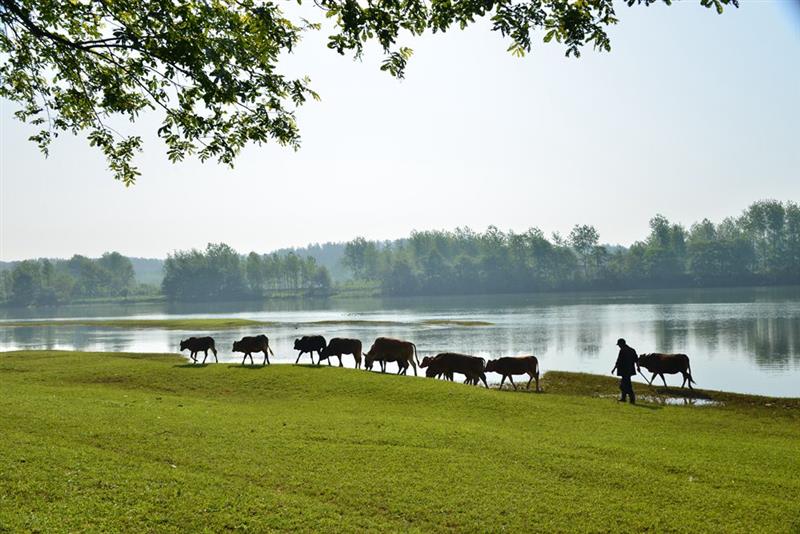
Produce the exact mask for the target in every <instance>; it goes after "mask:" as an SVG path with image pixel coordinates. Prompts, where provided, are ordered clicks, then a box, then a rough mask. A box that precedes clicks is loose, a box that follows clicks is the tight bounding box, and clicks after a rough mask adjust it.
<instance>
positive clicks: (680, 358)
mask: <svg viewBox="0 0 800 534" xmlns="http://www.w3.org/2000/svg"><path fill="white" fill-rule="evenodd" d="M639 367H644V368H645V369H647V370H648V371H650V372H651V373H653V376H652V377H651V378H650V381H649V384H651V385H652V384H653V380H655V378H656V376H658V375H661V380H662V381H663V382H664V387H667V381H666V380H665V379H664V374H665V373H666V374H669V375H674V374H677V373H681V374H682V375H683V382H682V383H681V387H683V386H685V385H686V384H687V383H688V384H689V389H694V388H693V387H692V384H696V382H695V381H694V379H693V378H692V368H691V366H690V365H689V357H688V356H687V355H685V354H661V353H658V352H653V353H651V354H641V355H639Z"/></svg>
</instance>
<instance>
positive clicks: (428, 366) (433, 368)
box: [419, 356, 453, 382]
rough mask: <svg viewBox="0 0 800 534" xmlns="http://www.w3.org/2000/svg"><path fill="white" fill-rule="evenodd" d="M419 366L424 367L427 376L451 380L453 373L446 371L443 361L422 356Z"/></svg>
mask: <svg viewBox="0 0 800 534" xmlns="http://www.w3.org/2000/svg"><path fill="white" fill-rule="evenodd" d="M419 365H420V367H425V376H426V377H428V378H442V379H443V380H449V381H450V382H452V381H453V373H448V372H447V369H446V368H445V366H444V363H443V362H437V361H435V360H434V358H431V357H430V356H425V357H424V358H422V363H420V364H419Z"/></svg>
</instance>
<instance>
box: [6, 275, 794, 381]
mask: <svg viewBox="0 0 800 534" xmlns="http://www.w3.org/2000/svg"><path fill="white" fill-rule="evenodd" d="M89 317H91V318H113V317H130V318H134V317H136V318H169V317H244V318H248V319H257V320H266V321H277V322H280V323H282V324H281V326H278V327H269V328H265V329H264V330H263V333H265V334H267V335H268V336H269V338H270V342H271V345H272V346H273V350H274V351H275V353H276V358H275V360H276V361H278V362H290V361H291V362H294V359H295V357H296V354H295V352H294V351H293V350H292V343H293V340H294V338H295V337H297V336H299V335H302V334H317V333H319V334H322V335H324V336H325V337H326V338H331V337H336V336H339V337H357V338H359V339H361V340H362V341H363V342H364V344H365V345H366V346H365V350H366V348H368V346H369V344H370V343H371V342H372V340H373V339H374V338H375V337H377V336H392V337H399V338H403V339H408V340H411V341H414V342H415V343H416V345H417V347H418V349H419V351H420V358H422V356H424V355H427V354H434V353H437V352H442V351H458V352H464V353H468V354H475V355H479V356H483V357H486V358H492V357H498V356H501V355H515V354H530V353H533V354H535V355H536V356H538V357H539V361H540V366H541V368H542V371H548V370H554V369H558V370H569V371H585V372H591V373H605V374H607V373H608V372H609V371H610V369H611V367H612V366H613V365H614V360H615V358H616V347H615V345H614V344H615V341H616V339H617V338H618V337H624V338H626V339H627V340H628V343H629V344H630V345H631V346H633V347H634V348H636V349H637V351H638V352H639V353H643V352H653V351H658V352H683V353H686V354H688V355H689V357H690V358H691V365H692V373H693V376H694V377H695V379H696V380H697V383H698V386H699V387H702V388H707V389H722V390H728V391H738V392H745V393H757V394H766V395H776V396H800V287H790V288H785V287H784V288H769V289H763V288H759V289H738V290H698V291H686V290H679V291H655V292H654V291H648V292H621V293H614V294H612V293H590V294H586V293H584V294H561V295H518V296H517V295H514V296H509V295H496V296H479V297H432V298H402V299H399V298H397V299H392V298H376V299H358V300H337V299H331V300H321V301H303V302H280V303H267V304H264V303H253V302H243V303H225V304H180V305H171V304H147V305H128V306H124V305H92V306H65V307H58V308H52V309H37V310H2V311H0V320H12V319H15V320H19V319H43V318H64V319H67V318H89ZM428 319H456V320H457V319H462V320H466V319H468V320H480V321H487V322H490V323H492V325H491V326H480V327H463V326H430V325H424V324H420V322H421V321H424V320H428ZM320 320H342V321H348V320H367V321H382V320H389V321H393V322H397V323H401V324H398V325H395V326H376V325H355V326H353V325H347V324H341V325H324V326H312V327H308V326H302V325H298V324H297V323H305V322H310V321H320ZM257 333H262V332H261V331H259V330H253V329H249V328H248V329H236V330H224V331H219V332H209V333H208V335H211V336H213V337H214V338H215V339H216V340H217V346H218V347H221V348H222V350H221V351H220V356H221V361H226V362H232V361H236V362H238V361H241V359H240V355H235V354H233V353H232V352H231V351H230V346H231V343H232V341H233V340H234V339H238V338H240V337H241V336H243V335H251V334H257ZM190 334H197V332H187V331H178V330H155V329H120V328H94V327H69V326H64V327H2V324H1V323H0V350H15V349H76V350H96V351H134V352H177V348H178V344H179V342H180V339H181V338H184V337H188V335H190ZM201 334H203V335H205V333H201ZM304 359H305V361H306V362H308V356H304ZM345 363H346V365H348V366H352V365H353V360H352V357H348V356H346V357H345ZM640 380H641V379H640ZM667 382H668V383H670V384H671V385H680V379H679V378H677V377H676V376H673V377H672V378H671V379H670V378H667Z"/></svg>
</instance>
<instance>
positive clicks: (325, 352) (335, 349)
mask: <svg viewBox="0 0 800 534" xmlns="http://www.w3.org/2000/svg"><path fill="white" fill-rule="evenodd" d="M317 354H318V355H319V360H318V361H317V365H320V364H321V363H322V360H328V365H330V364H331V360H330V358H331V356H336V357H337V358H339V367H344V366H343V365H342V354H352V355H353V357H355V359H356V369H360V368H361V341H360V340H358V339H349V338H346V337H335V338H333V339H331V340H330V341H329V342H328V346H327V347H325V348H324V349H322V350H321V351H319V352H317Z"/></svg>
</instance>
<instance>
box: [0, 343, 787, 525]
mask: <svg viewBox="0 0 800 534" xmlns="http://www.w3.org/2000/svg"><path fill="white" fill-rule="evenodd" d="M615 384H616V383H615V381H613V380H612V379H608V378H603V377H593V376H591V375H574V374H566V373H550V374H548V375H546V377H545V378H544V380H543V387H544V393H542V394H534V393H523V392H519V393H514V392H509V391H497V390H490V391H487V390H484V389H480V388H475V387H468V386H463V385H461V384H451V383H445V382H441V381H435V380H427V379H413V378H410V377H397V376H391V375H380V374H378V373H367V372H363V371H355V370H350V369H339V368H335V367H334V368H329V367H327V366H323V367H319V368H317V367H305V366H297V367H296V366H290V365H275V366H270V367H264V368H262V367H253V368H250V367H240V366H237V365H223V364H220V365H209V366H205V367H201V366H194V367H192V366H188V365H186V364H185V361H184V360H182V359H180V358H178V357H177V356H174V355H134V354H91V353H73V352H15V353H5V354H0V391H2V395H0V410H2V413H3V417H2V418H0V436H1V438H0V531H3V530H4V529H9V530H40V531H64V530H85V529H91V530H102V531H108V530H134V531H143V530H144V531H176V532H177V531H182V532H183V531H193V530H211V531H218V530H222V529H239V528H241V529H252V530H264V529H277V530H285V529H301V530H309V531H310V530H317V531H319V530H362V529H375V530H392V531H399V530H403V531H406V530H412V531H413V530H419V531H431V530H479V531H498V530H501V529H504V528H505V529H511V530H518V531H523V530H524V531H530V530H537V531H581V532H585V531H615V532H617V531H630V532H640V531H645V530H650V531H685V532H697V531H717V532H737V531H738V532H753V531H762V532H791V531H795V532H796V531H797V529H798V528H800V503H799V502H798V501H797V499H796V498H795V497H796V496H797V495H798V494H800V458H799V455H798V454H797V446H798V445H797V444H798V443H800V401H797V400H796V399H795V400H785V399H784V400H781V399H765V398H763V397H749V396H738V395H729V396H727V397H726V398H725V402H724V404H723V405H722V406H720V407H679V406H674V407H673V406H663V407H662V406H655V405H641V406H630V405H621V404H618V403H616V402H615V401H614V400H613V399H611V398H605V397H600V395H604V394H609V395H614V394H615V393H616V391H615V389H614V388H615ZM640 392H641V390H640ZM698 395H706V396H709V395H710V396H714V397H715V398H716V395H722V394H708V393H703V392H698Z"/></svg>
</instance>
